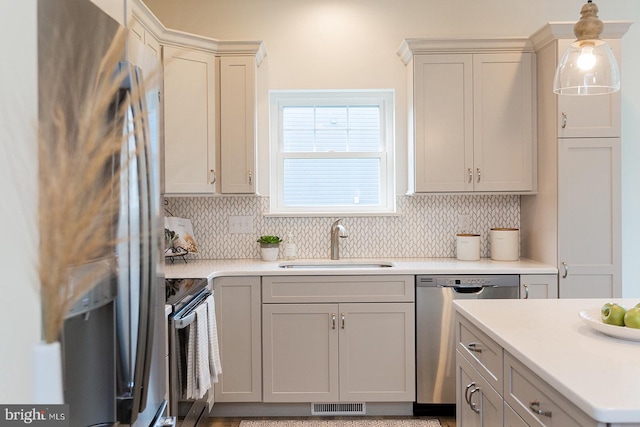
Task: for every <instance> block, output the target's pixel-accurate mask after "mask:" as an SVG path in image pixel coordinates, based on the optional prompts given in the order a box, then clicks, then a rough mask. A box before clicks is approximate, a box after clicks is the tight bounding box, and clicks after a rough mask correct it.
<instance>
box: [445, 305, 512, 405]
mask: <svg viewBox="0 0 640 427" xmlns="http://www.w3.org/2000/svg"><path fill="white" fill-rule="evenodd" d="M457 318H458V321H457V322H456V342H457V345H456V347H457V348H458V350H459V351H460V353H461V354H462V355H463V356H464V357H465V358H466V359H467V360H468V361H469V363H471V365H472V366H473V367H474V368H476V370H478V372H480V374H481V375H482V376H483V377H484V378H485V379H486V380H487V381H488V382H489V384H491V386H492V387H493V388H495V389H496V390H497V391H498V393H500V394H502V347H500V346H499V345H498V344H497V343H496V342H495V341H494V340H492V339H491V338H489V337H488V336H487V335H486V334H485V333H483V332H482V331H480V329H478V328H477V327H475V326H474V325H472V324H471V323H470V322H468V321H467V320H466V319H465V318H464V317H462V316H460V315H457Z"/></svg>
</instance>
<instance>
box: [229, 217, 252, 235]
mask: <svg viewBox="0 0 640 427" xmlns="http://www.w3.org/2000/svg"><path fill="white" fill-rule="evenodd" d="M229 233H230V234H252V233H253V216H251V215H230V216H229Z"/></svg>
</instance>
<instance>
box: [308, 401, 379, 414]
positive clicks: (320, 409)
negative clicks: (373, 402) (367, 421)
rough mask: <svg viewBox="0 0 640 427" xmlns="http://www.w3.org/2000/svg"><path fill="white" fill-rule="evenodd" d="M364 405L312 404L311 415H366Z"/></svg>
mask: <svg viewBox="0 0 640 427" xmlns="http://www.w3.org/2000/svg"><path fill="white" fill-rule="evenodd" d="M366 413H367V407H366V405H365V404H364V403H312V404H311V415H366Z"/></svg>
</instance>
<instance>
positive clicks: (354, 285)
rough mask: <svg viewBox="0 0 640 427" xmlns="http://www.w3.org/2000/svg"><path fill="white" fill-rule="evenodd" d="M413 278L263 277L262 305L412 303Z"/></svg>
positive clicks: (413, 292) (399, 276)
mask: <svg viewBox="0 0 640 427" xmlns="http://www.w3.org/2000/svg"><path fill="white" fill-rule="evenodd" d="M414 300H415V284H414V276H410V275H398V276H266V277H263V278H262V302H263V303H308V302H311V303H314V302H414Z"/></svg>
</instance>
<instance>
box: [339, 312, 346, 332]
mask: <svg viewBox="0 0 640 427" xmlns="http://www.w3.org/2000/svg"><path fill="white" fill-rule="evenodd" d="M340 320H341V321H342V329H344V324H345V321H344V313H340Z"/></svg>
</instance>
